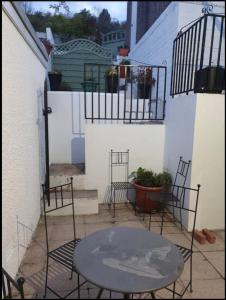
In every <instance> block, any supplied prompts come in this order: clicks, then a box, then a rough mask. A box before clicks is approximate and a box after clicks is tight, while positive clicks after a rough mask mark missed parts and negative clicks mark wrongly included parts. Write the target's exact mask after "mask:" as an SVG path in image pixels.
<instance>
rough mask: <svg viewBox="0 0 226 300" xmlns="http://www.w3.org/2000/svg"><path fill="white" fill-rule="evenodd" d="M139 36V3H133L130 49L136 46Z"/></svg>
mask: <svg viewBox="0 0 226 300" xmlns="http://www.w3.org/2000/svg"><path fill="white" fill-rule="evenodd" d="M136 36H137V1H132V13H131V31H130V49H133V47H134V46H135V45H136Z"/></svg>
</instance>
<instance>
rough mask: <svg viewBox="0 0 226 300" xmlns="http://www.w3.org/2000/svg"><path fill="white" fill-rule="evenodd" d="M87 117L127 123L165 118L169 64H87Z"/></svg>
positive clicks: (85, 106) (84, 84)
mask: <svg viewBox="0 0 226 300" xmlns="http://www.w3.org/2000/svg"><path fill="white" fill-rule="evenodd" d="M82 86H83V89H84V94H85V95H84V101H85V103H84V114H85V119H89V120H92V122H94V120H122V121H124V122H125V123H132V122H152V121H163V120H164V117H165V97H166V67H165V66H151V65H150V66H147V65H145V66H144V65H139V66H137V65H103V64H102V65H101V64H85V65H84V82H83V83H82Z"/></svg>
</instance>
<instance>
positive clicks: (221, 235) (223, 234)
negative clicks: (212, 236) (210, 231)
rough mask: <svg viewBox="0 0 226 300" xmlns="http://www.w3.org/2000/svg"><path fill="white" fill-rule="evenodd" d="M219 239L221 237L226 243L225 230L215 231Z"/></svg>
mask: <svg viewBox="0 0 226 300" xmlns="http://www.w3.org/2000/svg"><path fill="white" fill-rule="evenodd" d="M214 233H216V235H217V237H220V238H221V239H222V240H223V241H225V231H224V230H215V231H214Z"/></svg>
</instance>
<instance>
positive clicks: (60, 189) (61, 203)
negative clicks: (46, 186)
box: [60, 186, 64, 206]
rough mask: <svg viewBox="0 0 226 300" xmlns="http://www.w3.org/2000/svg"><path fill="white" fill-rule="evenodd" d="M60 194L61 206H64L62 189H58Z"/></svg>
mask: <svg viewBox="0 0 226 300" xmlns="http://www.w3.org/2000/svg"><path fill="white" fill-rule="evenodd" d="M60 194H61V204H62V206H63V205H64V201H63V187H62V186H61V187H60Z"/></svg>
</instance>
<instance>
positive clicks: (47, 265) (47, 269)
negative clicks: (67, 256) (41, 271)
mask: <svg viewBox="0 0 226 300" xmlns="http://www.w3.org/2000/svg"><path fill="white" fill-rule="evenodd" d="M48 271H49V257H48V256H47V261H46V278H45V294H44V295H43V298H45V297H46V291H47V280H48Z"/></svg>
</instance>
